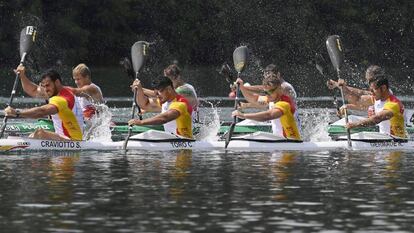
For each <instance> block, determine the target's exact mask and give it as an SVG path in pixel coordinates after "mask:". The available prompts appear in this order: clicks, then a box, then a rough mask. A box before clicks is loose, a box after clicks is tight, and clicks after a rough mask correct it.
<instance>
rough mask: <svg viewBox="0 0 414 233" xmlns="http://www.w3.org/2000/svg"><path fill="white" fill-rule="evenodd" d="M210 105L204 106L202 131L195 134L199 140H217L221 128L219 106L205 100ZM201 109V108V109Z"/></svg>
mask: <svg viewBox="0 0 414 233" xmlns="http://www.w3.org/2000/svg"><path fill="white" fill-rule="evenodd" d="M204 102H206V103H207V104H209V105H210V107H206V108H202V109H203V117H202V120H201V121H200V122H201V124H200V132H199V133H198V134H197V135H196V136H195V137H196V139H197V140H204V141H213V140H217V133H218V131H219V129H220V116H219V112H218V110H217V107H214V105H213V103H210V102H208V101H204ZM200 110H201V109H200Z"/></svg>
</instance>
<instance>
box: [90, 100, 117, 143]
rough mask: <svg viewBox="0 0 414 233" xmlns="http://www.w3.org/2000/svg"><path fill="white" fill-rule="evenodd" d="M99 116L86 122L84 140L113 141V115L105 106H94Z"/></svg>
mask: <svg viewBox="0 0 414 233" xmlns="http://www.w3.org/2000/svg"><path fill="white" fill-rule="evenodd" d="M93 105H94V107H95V109H96V112H97V114H95V115H93V116H92V118H91V119H89V120H88V121H86V127H85V132H86V133H85V136H84V139H87V140H92V141H95V140H96V141H111V140H112V139H111V136H112V135H111V129H110V126H111V124H112V121H111V119H112V113H111V111H110V109H109V107H108V106H106V105H105V104H93Z"/></svg>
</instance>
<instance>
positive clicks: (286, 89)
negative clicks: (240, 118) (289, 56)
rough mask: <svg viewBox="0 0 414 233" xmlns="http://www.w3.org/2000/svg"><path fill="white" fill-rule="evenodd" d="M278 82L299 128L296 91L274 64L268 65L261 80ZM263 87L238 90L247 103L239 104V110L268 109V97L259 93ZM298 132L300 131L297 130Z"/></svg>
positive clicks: (247, 87)
mask: <svg viewBox="0 0 414 233" xmlns="http://www.w3.org/2000/svg"><path fill="white" fill-rule="evenodd" d="M265 79H268V80H279V82H280V87H281V90H282V93H283V95H284V96H288V97H289V99H290V102H291V104H292V105H293V108H294V109H295V111H294V117H295V120H296V123H297V125H298V126H300V120H299V114H298V106H297V102H296V100H297V95H296V91H295V89H294V88H293V86H292V84H290V83H288V82H287V81H286V80H285V79H284V78H283V76H282V74H281V72H280V71H279V70H278V68H277V66H276V65H275V64H269V65H267V66H266V68H265V69H264V72H263V80H265ZM263 89H264V85H245V86H243V88H240V90H241V91H242V93H243V96H244V97H245V98H246V100H247V101H248V102H249V103H247V104H246V103H241V104H240V106H241V108H242V109H243V108H245V107H248V108H250V107H256V108H261V109H266V108H268V106H269V104H272V103H271V101H269V99H268V95H260V94H259V93H260V92H263ZM299 130H300V129H299Z"/></svg>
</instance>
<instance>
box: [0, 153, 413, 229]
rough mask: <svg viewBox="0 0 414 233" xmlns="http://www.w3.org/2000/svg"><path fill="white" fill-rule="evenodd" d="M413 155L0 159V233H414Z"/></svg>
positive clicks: (148, 155) (110, 155)
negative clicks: (394, 232) (413, 232)
mask: <svg viewBox="0 0 414 233" xmlns="http://www.w3.org/2000/svg"><path fill="white" fill-rule="evenodd" d="M413 165H414V153H412V152H410V153H406V152H376V153H374V152H372V153H369V152H346V151H336V152H274V153H248V152H246V153H243V152H237V153H236V152H227V153H225V152H224V151H207V152H201V151H194V152H192V151H175V152H146V151H130V152H128V154H126V155H122V154H120V153H119V152H117V151H114V152H105V153H103V152H78V153H75V152H72V153H69V152H68V153H67V154H65V153H56V152H54V153H53V152H48V153H30V154H25V153H21V154H13V155H0V190H1V191H0V229H1V230H0V231H1V232H292V231H295V232H351V231H352V232H392V231H396V232H397V231H398V232H412V231H413V230H414V227H413V226H412V222H413V219H414V208H413V207H414V195H413V187H414V177H413V170H414V168H413Z"/></svg>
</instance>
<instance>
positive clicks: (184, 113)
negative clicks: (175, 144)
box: [162, 95, 193, 138]
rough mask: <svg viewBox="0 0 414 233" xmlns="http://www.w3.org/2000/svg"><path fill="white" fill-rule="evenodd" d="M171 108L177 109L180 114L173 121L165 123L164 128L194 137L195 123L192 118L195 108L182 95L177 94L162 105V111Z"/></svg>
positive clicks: (184, 135)
mask: <svg viewBox="0 0 414 233" xmlns="http://www.w3.org/2000/svg"><path fill="white" fill-rule="evenodd" d="M171 109H174V110H177V111H178V112H179V113H180V116H179V117H178V118H177V119H175V120H173V121H170V122H167V123H165V124H164V130H165V131H166V132H170V133H174V134H177V135H180V136H183V137H186V138H193V125H192V119H191V114H192V112H193V109H192V107H191V106H190V104H189V103H188V101H187V99H186V98H184V97H183V96H181V95H177V96H176V97H175V99H174V100H172V101H169V102H165V103H164V104H163V105H162V112H166V111H168V110H171Z"/></svg>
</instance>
